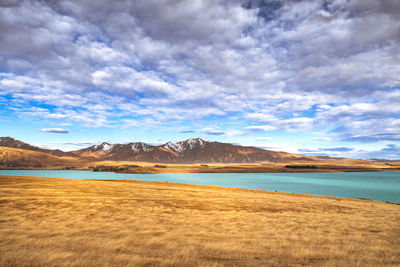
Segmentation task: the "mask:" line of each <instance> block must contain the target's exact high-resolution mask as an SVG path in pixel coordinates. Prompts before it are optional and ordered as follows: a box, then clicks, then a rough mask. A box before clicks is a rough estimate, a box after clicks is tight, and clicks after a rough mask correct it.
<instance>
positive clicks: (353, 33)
mask: <svg viewBox="0 0 400 267" xmlns="http://www.w3.org/2000/svg"><path fill="white" fill-rule="evenodd" d="M0 106H1V108H0V135H1V136H12V137H14V138H17V139H20V140H23V141H25V142H28V143H32V144H36V145H40V146H43V147H49V148H61V149H64V150H70V149H79V148H81V147H82V146H88V144H91V143H96V142H101V141H109V142H113V143H126V142H134V141H144V142H147V143H153V144H155V143H163V142H166V141H169V140H184V139H187V138H191V137H202V138H204V139H207V140H215V141H222V142H230V143H235V144H241V145H253V146H257V147H263V148H268V149H274V150H281V151H288V152H295V153H302V154H306V155H330V156H339V157H342V156H343V157H354V158H387V159H399V158H400V2H399V1H398V0H381V1H379V0H358V1H356V0H354V1H353V0H350V1H349V0H348V1H346V0H325V1H323V0H321V1H290V0H287V1H279V0H276V1H275V0H274V1H272V0H254V1H253V0H226V1H225V0H220V1H218V0H190V1H183V0H182V1H178V0H146V1H134V0H132V1H108V0H107V1H106V0H96V1H92V0H86V1H85V0H75V1H73V0H70V1H34V0H32V1H15V0H1V1H0Z"/></svg>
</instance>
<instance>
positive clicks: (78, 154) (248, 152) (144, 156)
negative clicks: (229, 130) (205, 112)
mask: <svg viewBox="0 0 400 267" xmlns="http://www.w3.org/2000/svg"><path fill="white" fill-rule="evenodd" d="M0 146H3V147H12V148H18V149H23V150H33V151H38V152H45V153H49V154H52V155H56V156H59V157H60V156H62V157H64V156H69V157H75V158H78V159H82V160H86V161H91V160H117V161H143V162H155V163H156V162H160V163H212V162H218V163H255V162H289V161H293V160H313V158H312V157H305V156H301V155H294V154H289V153H285V152H275V151H270V150H265V149H261V148H255V147H243V146H237V145H232V144H228V143H220V142H210V141H206V140H203V139H201V138H191V139H187V140H184V141H170V142H167V143H165V144H162V145H158V146H157V145H149V144H146V143H142V142H135V143H128V144H111V143H107V142H103V143H99V144H96V145H93V146H90V147H87V148H84V149H80V150H76V151H70V152H63V151H61V150H48V149H42V148H39V147H35V146H31V145H29V144H26V143H24V142H21V141H18V140H15V139H13V138H11V137H1V138H0Z"/></svg>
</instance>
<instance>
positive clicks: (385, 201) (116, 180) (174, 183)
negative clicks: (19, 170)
mask: <svg viewBox="0 0 400 267" xmlns="http://www.w3.org/2000/svg"><path fill="white" fill-rule="evenodd" d="M6 176H10V177H28V178H40V179H61V180H72V181H94V182H96V181H102V182H125V183H130V182H132V183H147V184H153V183H156V184H158V183H160V184H169V185H177V186H179V185H181V186H188V187H190V186H193V187H197V186H198V187H212V188H216V189H218V188H220V189H231V190H246V191H253V192H266V193H281V194H284V195H301V196H308V197H317V198H320V197H322V198H334V199H336V198H339V199H349V200H364V201H373V202H380V203H388V204H393V205H400V202H392V201H387V200H377V199H370V198H364V197H343V196H335V195H320V194H309V193H297V192H285V191H278V190H265V189H250V188H244V187H230V186H220V185H202V184H194V183H185V182H169V181H148V180H134V179H133V180H129V179H90V178H88V179H79V178H78V179H74V178H60V177H44V176H25V175H9V174H0V179H1V178H2V177H6Z"/></svg>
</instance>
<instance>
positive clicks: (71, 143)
mask: <svg viewBox="0 0 400 267" xmlns="http://www.w3.org/2000/svg"><path fill="white" fill-rule="evenodd" d="M94 144H95V143H93V142H52V143H50V145H62V146H78V147H89V146H92V145H94ZM43 146H46V145H43Z"/></svg>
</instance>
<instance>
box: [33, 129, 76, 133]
mask: <svg viewBox="0 0 400 267" xmlns="http://www.w3.org/2000/svg"><path fill="white" fill-rule="evenodd" d="M39 131H40V132H46V133H69V130H67V129H61V128H44V129H40V130H39Z"/></svg>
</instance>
